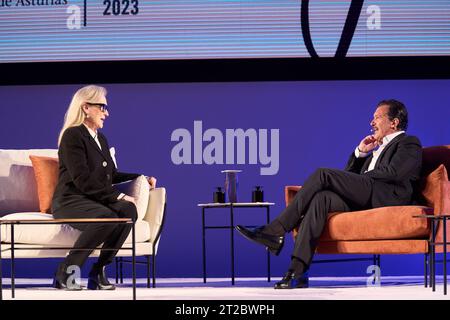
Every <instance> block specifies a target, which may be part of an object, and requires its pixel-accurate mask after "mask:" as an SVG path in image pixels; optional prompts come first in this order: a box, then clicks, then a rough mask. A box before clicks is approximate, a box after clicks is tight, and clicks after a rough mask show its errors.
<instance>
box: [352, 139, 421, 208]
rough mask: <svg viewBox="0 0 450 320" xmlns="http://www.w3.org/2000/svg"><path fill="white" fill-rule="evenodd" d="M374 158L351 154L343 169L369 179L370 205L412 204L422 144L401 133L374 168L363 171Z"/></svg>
mask: <svg viewBox="0 0 450 320" xmlns="http://www.w3.org/2000/svg"><path fill="white" fill-rule="evenodd" d="M372 157H373V155H372V154H371V155H369V156H368V157H366V158H356V157H355V154H354V152H353V153H352V154H351V155H350V159H349V161H348V163H347V167H346V168H345V170H347V171H351V172H354V173H358V174H363V175H366V176H368V177H370V178H371V179H372V181H373V191H372V206H373V207H374V208H376V207H382V206H390V205H406V204H410V203H411V202H412V196H413V193H414V188H415V186H416V184H417V181H418V180H419V178H420V171H421V166H422V145H421V144H420V141H419V139H418V138H416V137H414V136H408V135H406V134H404V133H403V134H400V135H398V136H397V137H395V138H394V139H393V140H392V141H391V142H390V143H389V144H388V145H387V146H386V147H385V148H384V150H383V152H382V153H381V154H380V156H379V157H378V160H377V162H376V164H375V168H374V169H373V170H371V171H369V172H365V171H366V170H367V168H368V167H369V164H370V161H371V160H372Z"/></svg>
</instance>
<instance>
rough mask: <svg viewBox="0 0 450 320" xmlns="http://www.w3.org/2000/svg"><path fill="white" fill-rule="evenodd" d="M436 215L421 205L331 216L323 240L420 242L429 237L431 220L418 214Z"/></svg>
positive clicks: (382, 208)
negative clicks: (418, 216)
mask: <svg viewBox="0 0 450 320" xmlns="http://www.w3.org/2000/svg"><path fill="white" fill-rule="evenodd" d="M423 214H433V209H432V208H427V207H422V206H395V207H394V206H392V207H381V208H375V209H370V210H361V211H353V212H343V213H335V214H331V215H330V217H329V219H328V224H327V226H326V227H325V229H324V231H323V233H322V236H321V238H320V240H321V241H335V240H348V241H355V240H384V239H387V240H394V239H421V238H427V237H428V236H429V234H430V229H429V225H428V219H424V218H414V217H413V216H415V215H423Z"/></svg>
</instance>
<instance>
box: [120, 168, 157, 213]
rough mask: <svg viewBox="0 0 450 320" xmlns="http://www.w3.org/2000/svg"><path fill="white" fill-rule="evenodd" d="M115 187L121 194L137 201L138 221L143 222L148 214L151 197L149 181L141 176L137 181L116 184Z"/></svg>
mask: <svg viewBox="0 0 450 320" xmlns="http://www.w3.org/2000/svg"><path fill="white" fill-rule="evenodd" d="M114 187H115V188H116V189H117V190H119V191H120V192H122V193H125V194H126V195H128V196H130V197H133V198H134V199H135V201H136V209H137V213H138V220H143V219H144V217H145V214H146V212H147V206H148V201H149V196H150V184H149V183H148V181H147V179H146V178H145V177H144V176H142V175H141V176H139V177H137V178H136V179H133V180H130V181H126V182H122V183H118V184H115V185H114Z"/></svg>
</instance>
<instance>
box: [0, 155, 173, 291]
mask: <svg viewBox="0 0 450 320" xmlns="http://www.w3.org/2000/svg"><path fill="white" fill-rule="evenodd" d="M29 155H39V156H47V157H54V158H57V150H56V149H31V150H0V217H1V219H53V216H52V215H51V214H45V213H41V212H39V200H38V196H37V187H36V181H35V178H34V171H33V167H32V164H31V161H30V159H29ZM112 155H113V157H114V149H113V150H112ZM165 212H166V190H165V188H156V189H153V190H151V191H150V193H149V198H148V205H147V211H146V213H145V216H144V217H143V218H142V219H141V220H138V221H136V225H135V230H136V256H138V257H139V256H143V257H145V258H146V259H145V261H143V262H141V261H137V264H142V263H143V264H146V266H147V286H148V287H150V265H151V266H152V272H151V273H152V279H153V287H154V286H155V283H156V281H155V280H156V254H157V251H158V245H159V240H160V238H161V232H162V229H163V225H164V216H165ZM1 227H2V230H1V239H0V241H1V242H2V249H8V244H9V243H10V242H11V239H10V232H9V230H8V229H9V227H8V226H7V225H2V226H1ZM14 231H15V232H14V241H15V244H16V245H15V246H16V248H22V249H21V250H17V252H16V255H15V257H16V258H54V257H65V256H66V255H67V253H68V250H64V249H61V250H46V249H45V248H46V247H50V246H52V247H57V246H61V247H67V246H69V247H70V246H72V245H73V244H74V242H75V241H76V239H77V238H78V236H79V234H80V231H78V230H76V229H73V228H72V227H70V226H68V225H57V224H51V225H18V226H16V227H15V229H14ZM130 244H131V234H130V236H129V237H128V238H127V240H126V241H125V243H124V246H123V248H125V247H130ZM27 248H30V249H34V250H26V249H27ZM35 249H42V250H35ZM99 253H100V250H95V251H94V252H93V253H92V255H91V256H98V255H99ZM129 256H131V251H130V250H119V252H118V254H117V257H118V258H116V281H118V276H119V273H118V270H119V268H120V275H121V279H123V272H122V270H123V264H124V263H126V262H129V261H127V260H126V257H129ZM2 257H3V258H10V251H9V250H6V251H5V252H4V253H3V255H2Z"/></svg>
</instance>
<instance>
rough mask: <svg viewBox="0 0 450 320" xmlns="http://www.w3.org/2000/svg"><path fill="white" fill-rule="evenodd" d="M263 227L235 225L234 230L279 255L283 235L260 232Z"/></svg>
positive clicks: (282, 243)
mask: <svg viewBox="0 0 450 320" xmlns="http://www.w3.org/2000/svg"><path fill="white" fill-rule="evenodd" d="M262 229H263V227H258V228H255V229H247V228H245V227H243V226H236V230H237V231H239V232H240V234H242V235H243V236H244V237H246V238H247V239H249V240H251V241H253V242H256V243H259V244H262V245H263V246H265V247H266V248H267V250H269V251H270V253H272V254H274V255H276V256H277V255H279V254H280V251H281V249H283V245H284V236H274V235H271V234H267V233H264V232H262Z"/></svg>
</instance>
